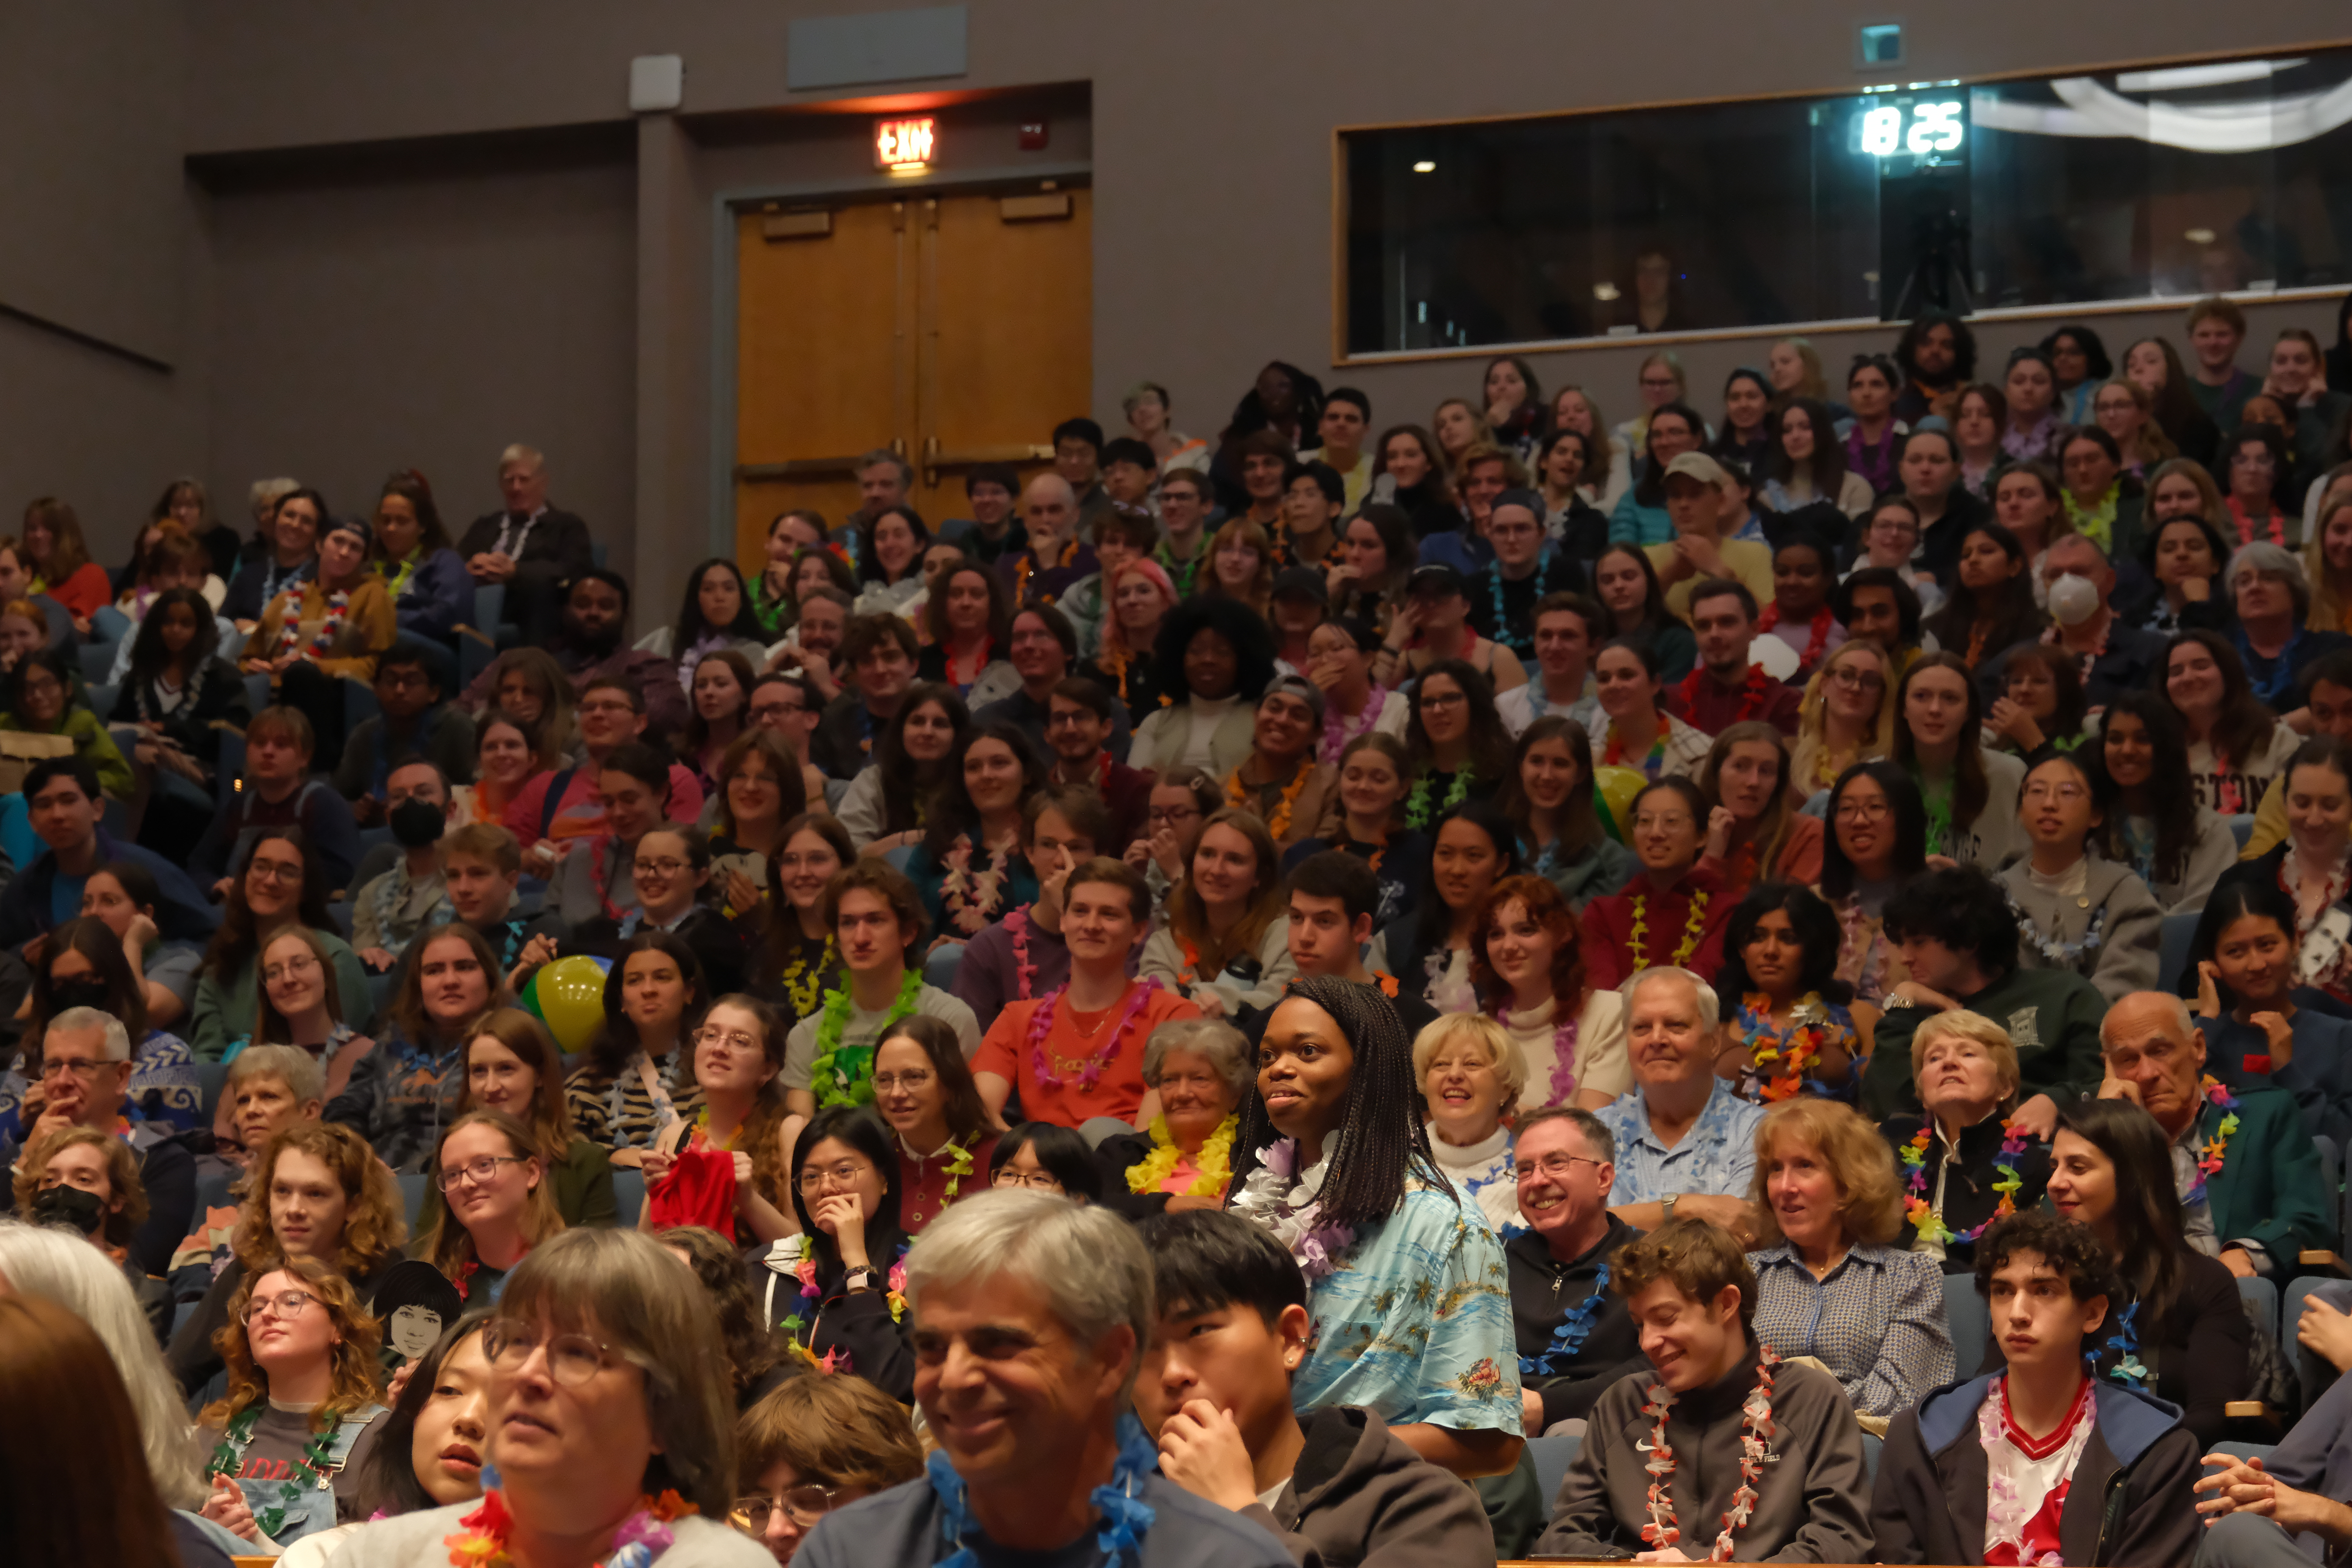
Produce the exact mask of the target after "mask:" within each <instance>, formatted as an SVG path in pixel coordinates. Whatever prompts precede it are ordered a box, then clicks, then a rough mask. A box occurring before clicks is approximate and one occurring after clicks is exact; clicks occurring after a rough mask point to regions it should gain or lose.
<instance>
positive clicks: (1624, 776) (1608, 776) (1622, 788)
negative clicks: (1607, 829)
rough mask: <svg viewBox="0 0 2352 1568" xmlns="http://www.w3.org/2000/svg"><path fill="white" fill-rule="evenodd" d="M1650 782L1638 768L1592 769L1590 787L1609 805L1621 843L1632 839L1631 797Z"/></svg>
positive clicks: (1640, 791) (1627, 842) (1628, 842)
mask: <svg viewBox="0 0 2352 1568" xmlns="http://www.w3.org/2000/svg"><path fill="white" fill-rule="evenodd" d="M1649 782H1650V780H1649V777H1648V775H1647V774H1645V773H1643V772H1642V770H1641V769H1639V768H1615V767H1603V768H1595V769H1593V770H1592V787H1593V788H1594V789H1596V790H1598V791H1600V793H1601V799H1602V800H1604V801H1606V802H1607V803H1608V805H1609V815H1610V816H1613V817H1615V818H1616V819H1617V837H1618V840H1619V841H1620V842H1621V843H1626V844H1630V843H1632V842H1633V797H1634V796H1635V795H1639V794H1641V793H1642V789H1643V785H1645V784H1648V783H1649Z"/></svg>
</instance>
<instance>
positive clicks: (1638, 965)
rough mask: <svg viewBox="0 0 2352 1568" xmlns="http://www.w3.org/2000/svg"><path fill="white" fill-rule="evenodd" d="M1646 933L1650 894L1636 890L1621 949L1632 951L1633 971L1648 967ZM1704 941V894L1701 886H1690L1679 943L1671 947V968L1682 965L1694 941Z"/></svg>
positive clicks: (1648, 925) (1648, 924)
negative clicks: (1686, 916) (1630, 925)
mask: <svg viewBox="0 0 2352 1568" xmlns="http://www.w3.org/2000/svg"><path fill="white" fill-rule="evenodd" d="M1649 935H1650V895H1649V894H1647V893H1636V894H1634V895H1633V930H1632V931H1630V932H1629V933H1627V935H1626V939H1625V950H1626V952H1630V953H1631V954H1633V969H1634V972H1635V973H1640V972H1641V971H1642V970H1644V969H1647V968H1649V967H1650V962H1649ZM1704 941H1706V892H1705V891H1704V890H1703V889H1692V891H1691V896H1690V920H1689V921H1688V923H1687V924H1685V926H1684V927H1683V940H1682V945H1681V946H1679V947H1677V948H1675V956H1674V965H1675V968H1677V969H1681V968H1685V967H1686V966H1687V965H1688V964H1689V963H1690V957H1691V954H1692V953H1694V952H1697V951H1698V944H1699V943H1700V942H1704Z"/></svg>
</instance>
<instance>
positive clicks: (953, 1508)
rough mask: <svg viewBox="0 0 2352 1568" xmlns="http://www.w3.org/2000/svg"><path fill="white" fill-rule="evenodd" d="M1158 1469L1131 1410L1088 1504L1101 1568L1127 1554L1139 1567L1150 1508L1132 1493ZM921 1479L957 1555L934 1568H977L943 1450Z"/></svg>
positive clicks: (965, 1504) (961, 1490)
mask: <svg viewBox="0 0 2352 1568" xmlns="http://www.w3.org/2000/svg"><path fill="white" fill-rule="evenodd" d="M1158 1468H1160V1450H1159V1449H1158V1448H1157V1447H1154V1446H1153V1445H1152V1441H1151V1439H1150V1437H1148V1436H1144V1432H1143V1423H1142V1422H1140V1421H1139V1420H1137V1419H1136V1417H1135V1413H1134V1412H1133V1411H1128V1412H1126V1413H1124V1414H1122V1415H1120V1416H1119V1418H1118V1462H1117V1463H1116V1464H1115V1465H1113V1466H1112V1468H1111V1472H1110V1479H1109V1480H1108V1481H1107V1482H1105V1483H1104V1484H1103V1485H1101V1486H1098V1487H1097V1488H1096V1489H1094V1490H1093V1492H1091V1493H1090V1494H1088V1496H1087V1501H1088V1502H1091V1503H1093V1504H1094V1505H1095V1507H1096V1509H1097V1510H1099V1511H1100V1512H1101V1514H1102V1530H1101V1532H1100V1533H1098V1534H1097V1536H1096V1537H1095V1545H1096V1546H1097V1548H1099V1549H1100V1550H1101V1552H1102V1554H1103V1568H1118V1560H1119V1554H1120V1553H1121V1552H1126V1553H1128V1568H1143V1533H1144V1531H1148V1530H1150V1528H1151V1521H1152V1520H1153V1518H1154V1517H1155V1516H1154V1514H1153V1512H1152V1509H1151V1505H1150V1503H1147V1502H1145V1501H1144V1500H1142V1499H1141V1498H1140V1497H1139V1496H1137V1495H1136V1494H1137V1493H1139V1492H1140V1491H1141V1490H1142V1489H1143V1481H1144V1478H1145V1477H1147V1476H1149V1475H1150V1473H1151V1472H1152V1471H1154V1470H1156V1469H1158ZM925 1474H926V1477H927V1479H929V1481H930V1483H931V1495H932V1496H933V1497H936V1498H938V1499H939V1500H940V1537H941V1538H942V1539H944V1540H945V1541H946V1542H948V1544H950V1546H953V1547H954V1548H955V1549H956V1550H955V1552H954V1553H953V1554H952V1555H951V1556H949V1557H946V1558H943V1559H941V1561H940V1564H939V1568H980V1554H979V1553H978V1552H974V1551H973V1550H972V1548H971V1543H970V1542H967V1541H965V1540H964V1536H965V1534H966V1533H967V1532H968V1531H970V1530H971V1527H972V1517H971V1491H970V1489H969V1488H967V1487H966V1486H965V1485H964V1479H963V1478H962V1477H961V1476H960V1475H958V1474H956V1468H955V1466H954V1465H953V1464H952V1463H950V1461H949V1458H948V1456H947V1452H946V1450H944V1449H935V1450H933V1452H932V1454H931V1458H930V1462H929V1464H928V1465H927V1466H926V1467H925Z"/></svg>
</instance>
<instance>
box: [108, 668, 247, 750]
mask: <svg viewBox="0 0 2352 1568" xmlns="http://www.w3.org/2000/svg"><path fill="white" fill-rule="evenodd" d="M105 717H106V720H107V721H108V722H109V723H112V724H142V723H146V722H149V721H154V722H157V723H160V724H162V725H163V733H164V734H165V735H167V736H169V737H171V739H172V740H173V742H177V743H178V745H179V748H180V750H182V751H184V752H187V753H188V755H190V756H192V757H194V758H196V759H197V760H199V761H200V762H202V763H205V766H207V767H211V766H214V765H215V764H217V763H219V762H220V731H218V730H215V729H214V728H213V725H214V724H215V723H222V724H232V725H235V726H236V728H237V729H240V730H242V729H244V728H245V726H246V723H247V721H248V720H249V719H250V718H251V717H252V706H251V703H250V700H248V699H247V696H246V690H245V677H244V676H242V675H239V674H238V673H237V670H236V666H235V665H233V664H231V663H229V661H228V660H226V659H225V658H216V659H214V660H213V661H212V662H211V663H210V664H208V665H206V666H205V673H204V681H203V684H201V685H199V686H198V687H197V688H196V700H195V701H194V704H192V705H191V704H186V703H183V704H182V705H181V707H180V708H179V710H177V711H175V712H173V713H170V714H166V713H164V711H163V709H162V708H161V707H160V706H159V705H158V704H157V703H156V701H155V700H154V697H153V695H152V687H151V686H150V684H149V683H148V682H145V681H142V680H141V679H138V677H137V676H135V675H133V676H128V677H125V678H124V679H123V682H122V689H121V691H120V692H118V693H117V694H116V696H115V699H114V711H113V712H112V713H110V714H108V715H106V716H105Z"/></svg>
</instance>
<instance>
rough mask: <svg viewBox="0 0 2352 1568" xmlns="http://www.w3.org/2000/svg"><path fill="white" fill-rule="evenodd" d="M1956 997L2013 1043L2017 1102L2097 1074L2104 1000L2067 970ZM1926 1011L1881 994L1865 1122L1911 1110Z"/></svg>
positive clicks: (2018, 975)
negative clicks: (1882, 1011)
mask: <svg viewBox="0 0 2352 1568" xmlns="http://www.w3.org/2000/svg"><path fill="white" fill-rule="evenodd" d="M1956 1000H1957V1001H1958V1003H1959V1005H1961V1006H1963V1007H1965V1008H1967V1009H1968V1010H1969V1012H1971V1013H1981V1014H1983V1015H1984V1016H1986V1017H1988V1018H1990V1019H1991V1020H1992V1021H1993V1022H1994V1023H1996V1024H1999V1025H2000V1026H2001V1027H2002V1028H2004V1029H2006V1030H2008V1031H2009V1037H2010V1039H2011V1041H2012V1042H2014V1043H2015V1045H2016V1047H2017V1068H2018V1079H2019V1081H2020V1086H2021V1087H2020V1088H2019V1090H2018V1098H2019V1099H2020V1100H2031V1099H2032V1098H2033V1097H2034V1096H2035V1095H2037V1094H2046V1095H2048V1096H2049V1097H2050V1098H2051V1099H2053V1100H2056V1101H2057V1102H2058V1103H2059V1104H2061V1105H2063V1104H2065V1103H2066V1102H2067V1101H2068V1100H2079V1099H2081V1098H2082V1097H2083V1096H2084V1095H2086V1094H2090V1093H2093V1092H2094V1091H2095V1090H2096V1089H2098V1087H2099V1080H2100V1079H2101V1078H2103V1077H2104V1076H2105V1067H2104V1064H2103V1062H2102V1059H2101V1058H2100V1054H2099V1020H2100V1019H2101V1018H2103V1017H2105V1016H2106V1011H2107V1003H2106V998H2105V997H2104V996H2101V995H2100V994H2099V993H2098V991H2097V990H2096V989H2095V987H2094V986H2093V985H2092V984H2091V983H2090V982H2089V981H2087V980H2085V979H2084V978H2083V977H2082V976H2081V975H2079V974H2077V973H2074V971H2073V970H2071V969H2022V968H2021V969H2013V970H2011V971H2010V973H2007V974H2004V975H2002V976H2001V977H2000V979H1999V980H1996V981H1994V982H1993V983H1992V984H1990V985H1988V986H1986V987H1985V988H1984V989H1983V990H1981V991H1979V992H1978V993H1977V994H1975V995H1973V996H1961V997H1958V998H1956ZM1930 1016H1933V1010H1932V1009H1930V1008H1927V1007H1917V1006H1913V1005H1909V1004H1907V1003H1901V1004H1898V1003H1897V1002H1895V1000H1894V999H1893V998H1891V997H1890V998H1889V999H1888V1001H1887V1005H1886V1016H1885V1017H1883V1018H1881V1019H1879V1021H1878V1028H1877V1030H1876V1032H1875V1037H1874V1040H1873V1042H1872V1047H1871V1055H1870V1062H1869V1065H1868V1066H1867V1067H1865V1068H1864V1069H1863V1074H1862V1113H1863V1114H1864V1116H1867V1117H1869V1118H1870V1119H1871V1120H1872V1121H1885V1120H1886V1119H1887V1118H1888V1117H1890V1116H1895V1115H1898V1114H1900V1113H1902V1112H1904V1111H1916V1110H1919V1087H1918V1085H1917V1084H1916V1082H1915V1081H1913V1079H1912V1076H1911V1031H1913V1030H1914V1029H1916V1028H1917V1027H1918V1026H1919V1025H1920V1022H1921V1021H1922V1020H1923V1019H1926V1018H1927V1017H1930ZM2289 1109H2290V1110H2291V1109H2293V1102H2292V1100H2290V1101H2289ZM2304 1142H2305V1144H2306V1145H2307V1144H2308V1143H2309V1142H2310V1140H2309V1139H2308V1138H2306V1139H2305V1140H2304Z"/></svg>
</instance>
